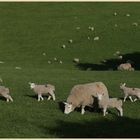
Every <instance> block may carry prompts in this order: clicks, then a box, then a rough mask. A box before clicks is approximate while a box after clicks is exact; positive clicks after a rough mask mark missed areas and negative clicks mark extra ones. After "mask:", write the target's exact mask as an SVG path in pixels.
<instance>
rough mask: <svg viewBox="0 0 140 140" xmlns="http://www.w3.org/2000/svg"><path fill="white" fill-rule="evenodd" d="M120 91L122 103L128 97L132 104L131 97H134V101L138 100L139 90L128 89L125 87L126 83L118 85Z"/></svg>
mask: <svg viewBox="0 0 140 140" xmlns="http://www.w3.org/2000/svg"><path fill="white" fill-rule="evenodd" d="M120 89H121V90H122V91H123V94H124V102H125V101H126V98H127V97H129V99H130V100H131V102H133V99H132V97H133V96H134V97H136V99H134V101H136V100H137V98H138V99H140V88H130V87H126V83H123V84H121V85H120Z"/></svg>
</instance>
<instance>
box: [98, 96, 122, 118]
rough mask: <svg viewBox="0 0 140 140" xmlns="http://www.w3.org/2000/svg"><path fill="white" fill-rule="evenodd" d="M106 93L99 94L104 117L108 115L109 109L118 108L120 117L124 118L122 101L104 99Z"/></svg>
mask: <svg viewBox="0 0 140 140" xmlns="http://www.w3.org/2000/svg"><path fill="white" fill-rule="evenodd" d="M103 96H104V93H103V94H99V93H97V98H98V101H99V108H102V109H103V116H105V115H106V114H107V112H106V111H107V109H108V108H116V109H117V110H118V111H119V112H120V116H123V109H122V105H123V104H122V100H118V99H117V98H108V97H107V98H104V97H103Z"/></svg>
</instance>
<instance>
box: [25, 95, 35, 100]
mask: <svg viewBox="0 0 140 140" xmlns="http://www.w3.org/2000/svg"><path fill="white" fill-rule="evenodd" d="M24 96H26V97H30V98H34V99H37V95H24Z"/></svg>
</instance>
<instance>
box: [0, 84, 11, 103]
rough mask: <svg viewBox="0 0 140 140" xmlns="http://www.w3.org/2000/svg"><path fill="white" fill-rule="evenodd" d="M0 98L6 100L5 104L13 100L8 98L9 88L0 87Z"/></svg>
mask: <svg viewBox="0 0 140 140" xmlns="http://www.w3.org/2000/svg"><path fill="white" fill-rule="evenodd" d="M0 96H3V97H4V98H6V101H7V102H9V101H11V102H13V99H12V97H11V96H10V91H9V88H6V87H5V86H0Z"/></svg>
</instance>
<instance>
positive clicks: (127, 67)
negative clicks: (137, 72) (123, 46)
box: [117, 63, 134, 71]
mask: <svg viewBox="0 0 140 140" xmlns="http://www.w3.org/2000/svg"><path fill="white" fill-rule="evenodd" d="M117 69H118V70H121V71H123V70H128V71H134V68H132V65H131V64H130V63H123V64H120V65H119V66H118V68H117Z"/></svg>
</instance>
